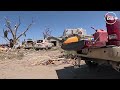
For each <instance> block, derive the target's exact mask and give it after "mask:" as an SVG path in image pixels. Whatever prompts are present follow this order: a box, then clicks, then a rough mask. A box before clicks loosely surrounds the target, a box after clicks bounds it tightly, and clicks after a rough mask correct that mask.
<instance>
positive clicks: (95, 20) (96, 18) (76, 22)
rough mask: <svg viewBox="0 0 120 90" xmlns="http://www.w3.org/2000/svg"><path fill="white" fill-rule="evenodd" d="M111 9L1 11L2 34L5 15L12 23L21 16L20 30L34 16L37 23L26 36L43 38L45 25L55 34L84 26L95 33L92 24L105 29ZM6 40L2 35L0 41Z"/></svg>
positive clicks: (117, 13)
mask: <svg viewBox="0 0 120 90" xmlns="http://www.w3.org/2000/svg"><path fill="white" fill-rule="evenodd" d="M107 12H109V11H0V35H2V29H3V28H4V29H6V28H5V26H4V24H5V20H4V17H8V18H9V19H10V20H11V24H12V26H13V27H14V24H15V23H16V22H18V17H19V16H20V17H21V23H22V24H21V26H20V28H19V32H22V31H23V30H25V29H26V28H27V26H28V25H29V24H30V23H31V21H32V17H33V18H34V21H35V24H33V26H32V27H31V28H30V30H29V31H28V32H27V33H26V35H27V36H26V37H24V36H23V37H21V40H23V39H24V38H25V39H27V38H32V39H41V38H43V34H42V32H43V31H44V28H45V26H47V27H50V30H52V35H53V36H61V35H62V33H63V31H64V29H66V28H84V29H86V31H87V34H93V33H94V30H93V29H91V28H90V27H91V26H94V27H95V28H97V29H105V30H106V27H105V21H104V15H105V14H106V13H107ZM112 12H115V13H116V15H117V16H118V18H120V12H119V11H112ZM3 42H5V40H4V39H3V38H1V37H0V43H3Z"/></svg>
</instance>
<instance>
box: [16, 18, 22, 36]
mask: <svg viewBox="0 0 120 90" xmlns="http://www.w3.org/2000/svg"><path fill="white" fill-rule="evenodd" d="M20 25H21V20H20V16H19V23H18V25H15V34H16V33H17V30H18V28H19V26H20Z"/></svg>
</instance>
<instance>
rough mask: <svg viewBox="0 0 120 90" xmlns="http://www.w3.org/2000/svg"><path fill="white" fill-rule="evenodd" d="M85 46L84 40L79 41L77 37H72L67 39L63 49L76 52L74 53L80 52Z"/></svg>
mask: <svg viewBox="0 0 120 90" xmlns="http://www.w3.org/2000/svg"><path fill="white" fill-rule="evenodd" d="M84 45H85V42H84V41H83V40H79V38H78V37H77V36H72V37H69V38H67V39H66V40H65V41H64V42H63V44H62V46H61V48H62V49H64V50H68V51H69V50H74V51H78V50H81V49H82V48H83V47H84Z"/></svg>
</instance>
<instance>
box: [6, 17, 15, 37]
mask: <svg viewBox="0 0 120 90" xmlns="http://www.w3.org/2000/svg"><path fill="white" fill-rule="evenodd" d="M5 21H6V24H7V25H5V26H6V27H7V28H8V29H9V30H10V32H11V34H12V35H13V37H14V36H15V35H14V33H13V30H12V28H11V25H10V21H9V20H8V18H6V17H5Z"/></svg>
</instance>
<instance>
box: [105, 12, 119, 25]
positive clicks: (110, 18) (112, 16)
mask: <svg viewBox="0 0 120 90" xmlns="http://www.w3.org/2000/svg"><path fill="white" fill-rule="evenodd" d="M104 19H105V22H106V23H107V24H110V25H112V24H114V23H115V22H116V19H117V16H116V14H115V13H114V12H108V13H106V14H105V18H104ZM109 21H113V22H109Z"/></svg>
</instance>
